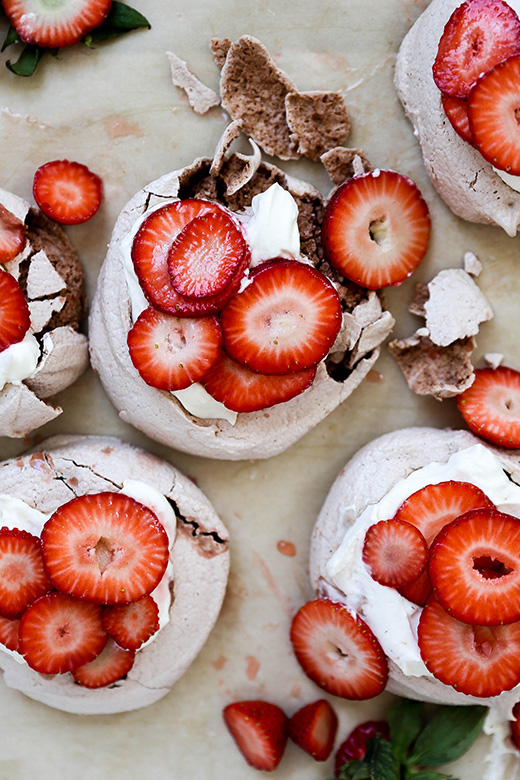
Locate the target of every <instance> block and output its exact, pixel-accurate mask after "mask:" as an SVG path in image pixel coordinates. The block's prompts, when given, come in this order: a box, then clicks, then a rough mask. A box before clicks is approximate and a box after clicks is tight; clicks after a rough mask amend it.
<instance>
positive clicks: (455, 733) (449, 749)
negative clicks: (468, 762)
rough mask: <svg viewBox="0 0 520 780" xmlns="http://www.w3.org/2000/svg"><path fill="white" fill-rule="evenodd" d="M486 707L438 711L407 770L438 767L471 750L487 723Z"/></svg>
mask: <svg viewBox="0 0 520 780" xmlns="http://www.w3.org/2000/svg"><path fill="white" fill-rule="evenodd" d="M486 714H487V709H486V708H485V707H479V706H475V707H449V706H443V707H439V708H438V710H437V711H436V714H435V715H434V717H433V718H432V720H431V721H430V722H429V723H428V724H427V725H426V726H425V728H424V729H423V730H422V732H421V733H420V735H419V736H418V738H417V741H416V743H415V745H414V747H413V750H412V751H411V753H410V755H409V757H408V761H407V764H408V766H417V765H418V766H439V765H441V764H449V763H451V762H452V761H456V760H457V759H458V758H460V757H461V756H462V755H464V753H465V752H466V751H467V750H469V748H470V747H471V745H472V744H473V743H474V741H475V740H476V738H477V737H478V735H479V734H480V732H481V731H482V726H483V723H484V718H485V717H486Z"/></svg>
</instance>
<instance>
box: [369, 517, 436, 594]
mask: <svg viewBox="0 0 520 780" xmlns="http://www.w3.org/2000/svg"><path fill="white" fill-rule="evenodd" d="M362 557H363V561H364V563H365V565H366V566H367V568H368V570H369V572H370V576H371V577H372V579H374V580H376V581H377V582H379V583H380V584H381V585H388V586H390V587H393V588H397V587H399V586H400V585H406V584H407V583H408V582H412V580H416V579H417V577H419V576H420V575H421V574H422V572H423V571H424V570H425V568H426V564H427V563H428V544H427V543H426V539H425V538H424V536H423V535H422V533H421V532H420V531H419V529H418V528H417V527H416V526H415V525H412V524H411V523H407V522H405V521H404V520H381V521H380V522H379V523H375V524H374V525H371V526H370V528H369V529H368V530H367V532H366V534H365V541H364V543H363V552H362Z"/></svg>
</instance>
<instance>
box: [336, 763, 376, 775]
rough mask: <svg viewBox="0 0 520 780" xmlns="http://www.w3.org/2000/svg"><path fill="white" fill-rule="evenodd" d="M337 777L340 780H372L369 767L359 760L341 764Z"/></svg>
mask: <svg viewBox="0 0 520 780" xmlns="http://www.w3.org/2000/svg"><path fill="white" fill-rule="evenodd" d="M339 777H340V780H372V777H371V774H370V767H369V766H367V764H365V762H364V761H363V760H361V759H360V760H357V759H356V760H355V761H349V762H348V764H343V766H342V767H341V770H340V773H339Z"/></svg>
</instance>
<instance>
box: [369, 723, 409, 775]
mask: <svg viewBox="0 0 520 780" xmlns="http://www.w3.org/2000/svg"><path fill="white" fill-rule="evenodd" d="M365 762H366V763H367V764H368V765H369V767H370V771H371V774H370V778H371V780H400V777H401V770H400V766H399V762H398V761H396V758H395V756H394V754H393V752H392V746H391V744H390V742H388V740H386V739H383V738H382V737H381V734H378V735H377V736H376V737H375V738H374V739H368V740H367V752H366V755H365Z"/></svg>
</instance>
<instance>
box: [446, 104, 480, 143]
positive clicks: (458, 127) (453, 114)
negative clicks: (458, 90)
mask: <svg viewBox="0 0 520 780" xmlns="http://www.w3.org/2000/svg"><path fill="white" fill-rule="evenodd" d="M441 102H442V107H443V108H444V111H445V113H446V116H447V117H448V119H449V120H450V123H451V126H452V127H453V129H454V130H455V132H456V133H457V134H458V135H460V137H461V138H462V139H463V140H464V141H466V143H468V144H471V145H472V146H473V134H472V132H471V127H470V126H469V117H468V103H467V101H466V100H462V98H457V97H452V96H451V95H442V96H441Z"/></svg>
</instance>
